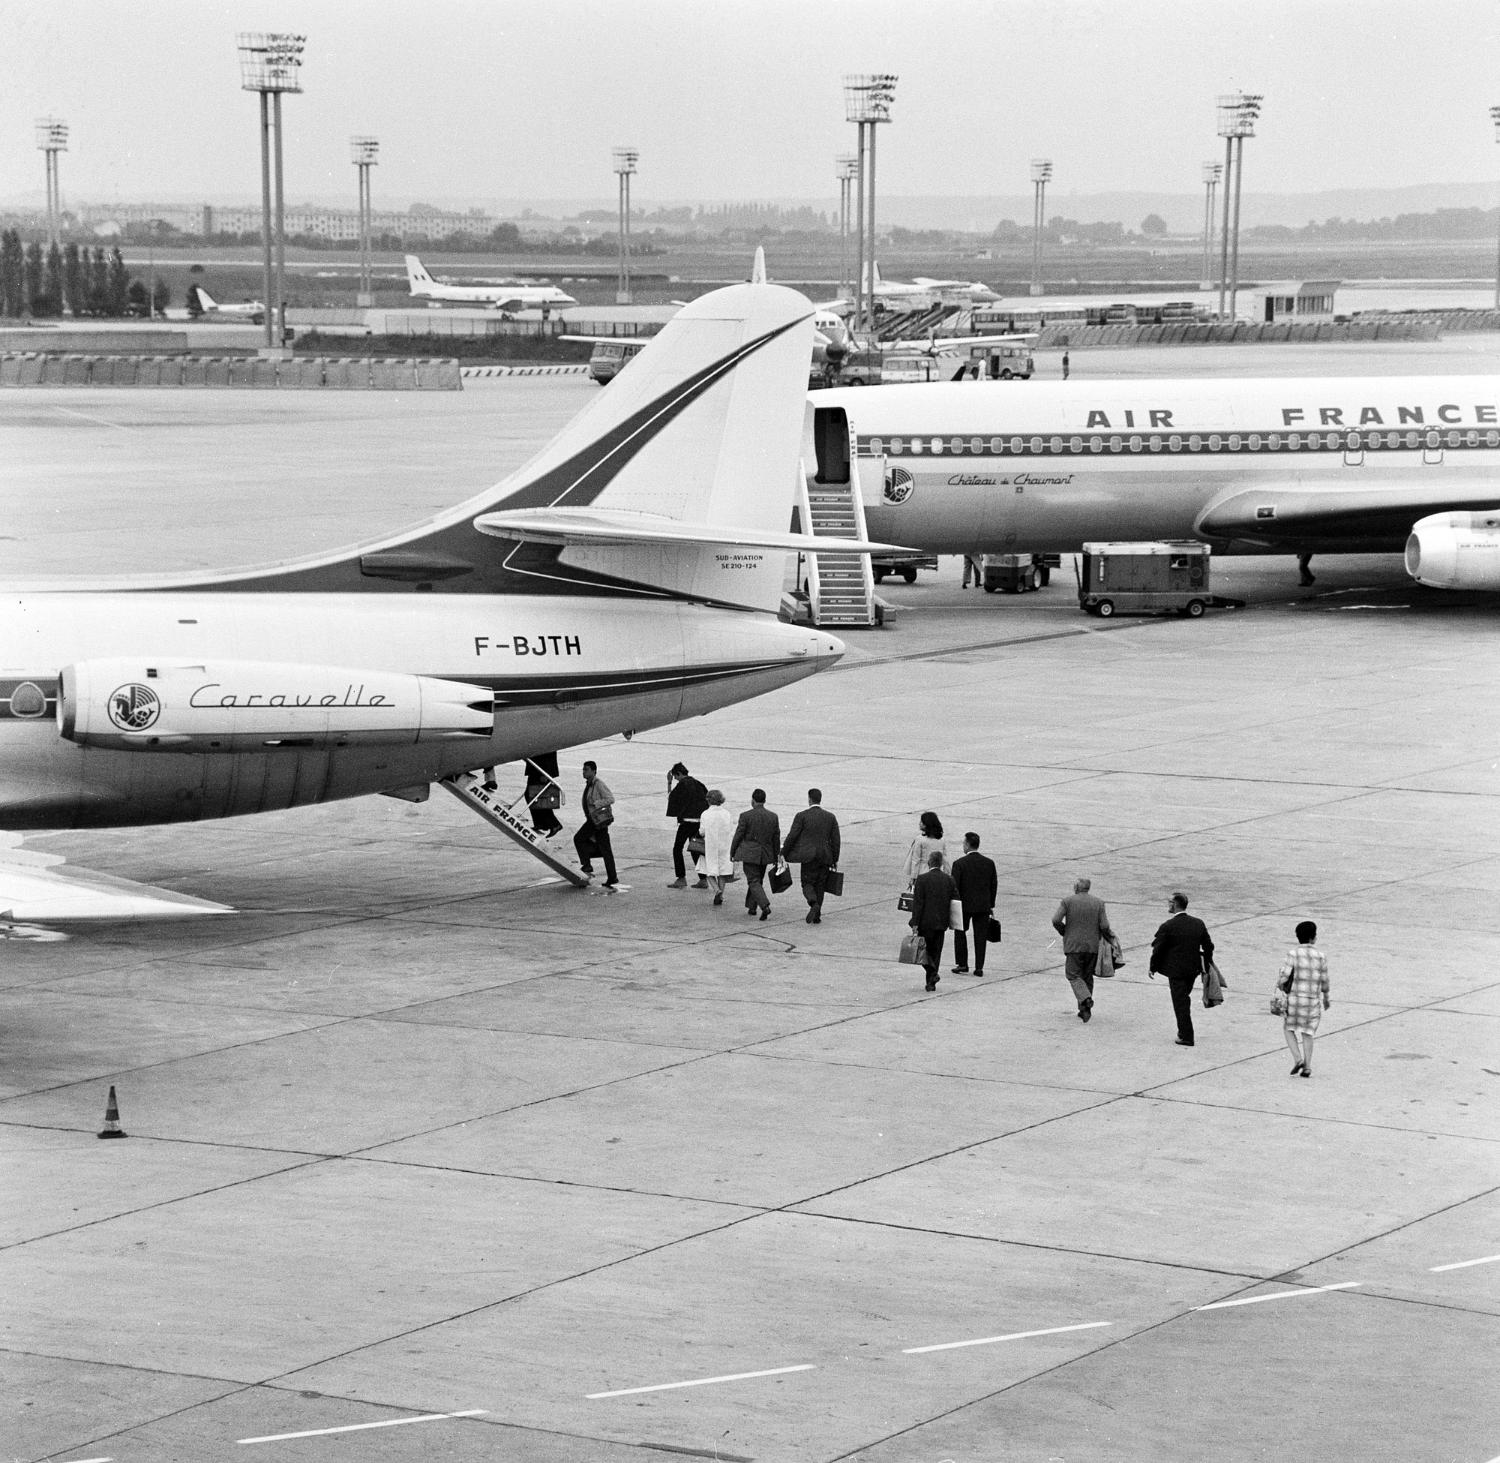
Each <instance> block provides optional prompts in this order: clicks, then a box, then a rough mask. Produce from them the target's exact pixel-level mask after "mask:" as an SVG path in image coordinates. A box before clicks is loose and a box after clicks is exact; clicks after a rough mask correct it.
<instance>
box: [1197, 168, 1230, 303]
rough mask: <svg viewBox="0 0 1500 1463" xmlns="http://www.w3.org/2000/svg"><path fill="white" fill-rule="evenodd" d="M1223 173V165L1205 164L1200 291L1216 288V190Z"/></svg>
mask: <svg viewBox="0 0 1500 1463" xmlns="http://www.w3.org/2000/svg"><path fill="white" fill-rule="evenodd" d="M1223 172H1224V165H1223V163H1204V164H1203V186H1204V192H1205V195H1206V196H1205V198H1204V202H1203V280H1202V283H1201V284H1199V286H1198V288H1199V289H1200V290H1211V289H1212V288H1213V287H1214V276H1213V252H1214V189H1215V188H1217V187H1218V186H1219V178H1220V176H1221V175H1222V174H1223Z"/></svg>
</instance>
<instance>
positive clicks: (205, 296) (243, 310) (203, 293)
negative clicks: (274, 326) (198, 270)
mask: <svg viewBox="0 0 1500 1463" xmlns="http://www.w3.org/2000/svg"><path fill="white" fill-rule="evenodd" d="M192 288H193V289H194V290H195V291H196V292H197V295H198V308H199V309H200V310H202V311H203V313H204V314H205V315H208V316H211V317H212V318H213V319H215V320H249V321H251V322H252V323H253V324H256V325H264V324H265V320H266V307H265V304H264V302H262V301H260V300H246V301H245V302H244V304H242V305H221V304H220V303H219V302H218V301H217V300H216V299H214V297H213V296H212V295H211V294H209V292H208V291H207V290H206V289H204V288H203V286H202V285H201V284H195V285H193V286H192Z"/></svg>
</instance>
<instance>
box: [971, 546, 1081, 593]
mask: <svg viewBox="0 0 1500 1463" xmlns="http://www.w3.org/2000/svg"><path fill="white" fill-rule="evenodd" d="M1061 564H1062V555H1060V554H986V555H985V556H984V557H983V558H982V559H981V560H980V563H979V569H980V583H981V584H983V585H984V592H985V593H986V594H994V593H995V591H996V590H1000V591H1002V592H1003V593H1005V594H1025V593H1026V591H1027V590H1030V589H1040V588H1041V587H1042V586H1043V585H1044V584H1047V583H1050V582H1051V579H1052V571H1053V570H1054V569H1056V568H1058V567H1059V566H1060V565H1061Z"/></svg>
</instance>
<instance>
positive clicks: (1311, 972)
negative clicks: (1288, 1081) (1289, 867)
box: [1277, 919, 1328, 1077]
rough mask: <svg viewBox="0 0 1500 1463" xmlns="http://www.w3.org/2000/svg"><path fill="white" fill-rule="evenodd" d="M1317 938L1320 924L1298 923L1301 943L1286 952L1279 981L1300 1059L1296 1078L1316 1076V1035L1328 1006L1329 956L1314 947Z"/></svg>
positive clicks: (1291, 1042)
mask: <svg viewBox="0 0 1500 1463" xmlns="http://www.w3.org/2000/svg"><path fill="white" fill-rule="evenodd" d="M1317 938H1318V927H1317V925H1315V924H1314V923H1313V922H1312V921H1311V920H1310V919H1305V920H1303V921H1302V923H1301V924H1299V925H1298V926H1297V944H1296V945H1295V946H1294V947H1293V948H1292V949H1290V950H1288V951H1287V952H1286V959H1285V960H1284V961H1282V964H1281V974H1280V977H1279V979H1278V981H1277V985H1278V986H1279V987H1281V988H1284V989H1285V990H1286V1016H1285V1017H1284V1018H1283V1019H1282V1023H1281V1029H1282V1034H1283V1035H1284V1036H1285V1037H1286V1044H1287V1047H1288V1049H1289V1050H1290V1051H1291V1054H1292V1056H1293V1058H1294V1059H1295V1061H1296V1066H1294V1067H1293V1068H1292V1076H1294V1077H1311V1076H1312V1054H1313V1036H1314V1034H1315V1033H1316V1032H1317V1029H1318V1021H1319V1019H1320V1018H1321V1017H1322V1015H1323V1012H1324V1011H1326V1010H1327V1009H1328V957H1327V956H1326V955H1324V954H1323V952H1322V951H1321V950H1318V949H1316V948H1315V947H1314V945H1313V941H1314V940H1316V939H1317ZM1289 979H1290V984H1288V980H1289Z"/></svg>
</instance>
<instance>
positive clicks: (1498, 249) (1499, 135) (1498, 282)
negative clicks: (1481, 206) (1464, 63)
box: [1490, 107, 1500, 310]
mask: <svg viewBox="0 0 1500 1463" xmlns="http://www.w3.org/2000/svg"><path fill="white" fill-rule="evenodd" d="M1490 121H1491V122H1493V123H1494V124H1495V141H1496V142H1500V107H1491V108H1490ZM1495 308H1496V309H1497V310H1500V242H1497V243H1496V245H1495Z"/></svg>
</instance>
